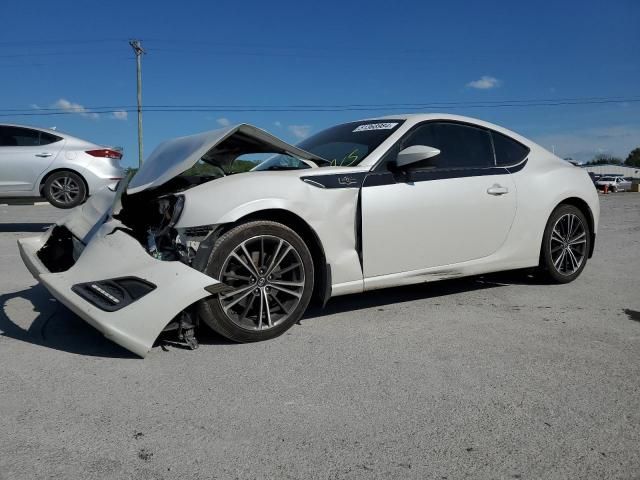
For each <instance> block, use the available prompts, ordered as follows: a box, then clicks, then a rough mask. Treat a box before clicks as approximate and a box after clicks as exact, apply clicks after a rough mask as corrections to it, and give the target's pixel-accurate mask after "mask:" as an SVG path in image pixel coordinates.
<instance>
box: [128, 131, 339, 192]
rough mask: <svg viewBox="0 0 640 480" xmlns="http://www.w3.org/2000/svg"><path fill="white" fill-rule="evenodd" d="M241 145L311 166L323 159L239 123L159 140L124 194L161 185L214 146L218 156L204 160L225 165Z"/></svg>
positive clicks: (187, 167) (323, 161) (254, 150)
mask: <svg viewBox="0 0 640 480" xmlns="http://www.w3.org/2000/svg"><path fill="white" fill-rule="evenodd" d="M223 142H228V145H230V146H231V147H230V148H228V151H227V148H226V147H225V146H224V145H222V144H223ZM225 145H227V143H225ZM245 146H246V147H247V148H249V149H251V150H252V153H253V152H255V153H258V152H266V153H285V154H290V155H293V156H295V157H297V158H300V159H302V160H305V161H308V162H310V166H312V167H317V164H318V163H326V162H327V161H326V160H325V159H323V158H321V157H318V156H317V155H314V154H312V153H309V152H307V151H305V150H302V149H300V148H298V147H295V146H293V145H290V144H288V143H286V142H284V141H282V140H280V139H279V138H277V137H275V136H273V135H271V134H270V133H268V132H266V131H264V130H262V129H260V128H258V127H254V126H253V125H248V124H244V123H243V124H239V125H234V126H230V127H225V128H221V129H218V130H211V131H209V132H203V133H198V134H196V135H189V136H187V137H179V138H174V139H173V140H168V141H166V142H163V143H161V144H160V145H159V146H158V147H157V148H156V149H155V150H154V151H153V152H152V153H151V155H150V156H149V157H148V158H147V159H146V160H145V162H144V163H143V164H142V167H140V170H138V172H137V173H136V174H135V176H134V177H133V179H132V180H131V182H129V185H128V186H127V194H135V193H139V192H141V191H143V190H147V189H151V188H156V187H159V186H161V185H163V184H164V183H166V182H168V181H169V180H171V179H172V178H174V177H176V176H178V175H180V174H181V173H183V172H184V171H186V170H188V169H189V168H191V167H192V166H193V165H195V164H196V163H197V162H198V160H200V159H201V158H202V157H203V156H204V155H206V154H207V153H208V152H209V151H211V150H212V149H214V148H216V147H219V148H220V149H221V155H220V160H217V161H215V162H213V161H210V160H207V162H208V163H212V164H215V165H217V166H219V167H222V168H225V167H229V166H230V164H231V163H232V162H233V160H234V159H235V156H234V155H233V151H237V150H238V149H239V148H240V149H241V148H242V147H245ZM234 149H235V150H234Z"/></svg>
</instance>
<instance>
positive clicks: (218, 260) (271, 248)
mask: <svg viewBox="0 0 640 480" xmlns="http://www.w3.org/2000/svg"><path fill="white" fill-rule="evenodd" d="M205 273H206V274H207V275H209V276H211V277H213V278H215V279H218V280H220V281H221V282H222V283H224V284H225V285H227V286H228V287H230V290H228V291H226V292H223V293H220V294H219V295H217V296H216V297H212V298H209V299H207V300H204V301H202V302H200V304H199V305H200V306H199V311H198V314H199V316H200V318H201V319H202V320H203V321H204V322H205V323H206V324H207V325H208V326H209V327H211V328H212V329H213V330H215V331H216V332H218V333H219V334H221V335H222V336H224V337H226V338H228V339H230V340H233V341H236V342H255V341H260V340H267V339H270V338H273V337H276V336H278V335H281V334H282V333H284V332H285V331H286V330H288V329H289V328H290V327H291V326H292V325H293V324H294V323H296V322H297V321H298V320H300V318H301V317H302V315H303V314H304V312H305V310H306V308H307V305H308V304H309V300H310V299H311V294H312V291H313V275H314V272H313V260H312V258H311V253H310V252H309V248H308V247H307V245H306V244H305V243H304V241H303V240H302V238H300V237H299V236H298V234H296V233H295V232H294V231H293V230H291V229H290V228H289V227H287V226H285V225H283V224H280V223H277V222H271V221H254V222H249V223H245V224H242V225H239V226H237V227H235V228H233V229H231V230H229V231H228V232H226V233H225V234H223V235H222V236H221V237H220V238H219V239H218V240H217V241H216V242H215V244H214V246H213V248H212V252H211V255H210V257H209V261H208V264H207V266H206V268H205Z"/></svg>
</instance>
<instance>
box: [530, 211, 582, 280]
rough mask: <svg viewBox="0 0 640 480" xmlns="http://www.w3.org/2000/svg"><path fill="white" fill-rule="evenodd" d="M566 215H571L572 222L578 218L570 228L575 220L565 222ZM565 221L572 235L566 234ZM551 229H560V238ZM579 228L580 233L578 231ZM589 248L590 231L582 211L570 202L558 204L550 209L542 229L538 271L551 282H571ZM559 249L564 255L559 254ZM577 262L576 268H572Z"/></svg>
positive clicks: (580, 270) (580, 269) (576, 276)
mask: <svg viewBox="0 0 640 480" xmlns="http://www.w3.org/2000/svg"><path fill="white" fill-rule="evenodd" d="M568 216H570V217H572V218H573V222H575V221H578V222H579V225H578V226H575V227H574V225H575V223H571V224H568V223H567V222H569V220H568ZM567 224H568V225H571V227H570V229H573V231H574V232H576V233H575V234H572V233H571V232H569V233H568V234H566V232H565V229H564V228H563V225H567ZM554 228H555V229H556V232H558V231H559V232H560V237H561V239H560V240H559V239H558V235H557V233H556V234H554ZM579 230H581V231H582V232H583V233H584V235H582V233H578V231H579ZM552 237H553V238H552ZM578 237H580V238H578ZM571 239H577V240H575V243H573V242H571V241H570V240H571ZM590 248H591V230H590V229H589V222H588V221H587V219H586V218H585V216H584V214H583V213H582V211H580V209H579V208H577V207H575V206H573V205H567V204H563V205H560V206H559V207H557V208H556V209H555V210H554V211H553V213H552V214H551V216H550V217H549V220H548V221H547V226H546V227H545V229H544V235H543V237H542V249H541V253H540V268H539V270H540V272H541V273H542V274H543V275H544V277H545V278H546V279H547V280H549V281H551V282H553V283H569V282H572V281H573V280H575V279H576V278H578V276H579V275H580V274H581V273H582V270H584V267H585V266H586V264H587V260H588V257H589V251H590ZM563 252H564V254H565V255H564V257H563V256H562V254H563ZM578 261H579V264H578V265H577V268H574V267H575V264H576V262H578ZM567 266H568V267H567ZM563 269H564V271H563Z"/></svg>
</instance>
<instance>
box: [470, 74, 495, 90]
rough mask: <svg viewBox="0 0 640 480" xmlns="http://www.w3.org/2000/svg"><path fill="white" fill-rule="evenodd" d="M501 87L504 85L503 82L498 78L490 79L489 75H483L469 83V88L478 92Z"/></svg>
mask: <svg viewBox="0 0 640 480" xmlns="http://www.w3.org/2000/svg"><path fill="white" fill-rule="evenodd" d="M500 85H502V81H501V80H498V79H497V78H496V77H490V76H489V75H483V76H482V77H480V78H479V79H478V80H473V81H472V82H469V83H467V87H469V88H476V89H478V90H489V89H491V88H497V87H499V86H500Z"/></svg>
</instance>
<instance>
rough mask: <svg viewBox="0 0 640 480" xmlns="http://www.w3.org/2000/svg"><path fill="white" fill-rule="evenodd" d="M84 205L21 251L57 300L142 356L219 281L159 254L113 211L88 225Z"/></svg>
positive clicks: (22, 245) (25, 240) (25, 242)
mask: <svg viewBox="0 0 640 480" xmlns="http://www.w3.org/2000/svg"><path fill="white" fill-rule="evenodd" d="M85 207H86V206H85ZM86 208H89V209H91V208H95V205H94V206H93V207H92V206H88V207H86ZM82 210H83V209H82V208H79V209H77V210H75V211H74V212H73V213H72V214H71V215H69V216H68V217H67V218H66V219H65V220H64V221H62V222H60V223H59V224H57V225H54V226H52V227H51V228H50V229H49V230H48V231H47V232H46V233H44V234H43V235H40V236H36V237H29V238H23V239H20V240H18V246H19V249H20V255H21V257H22V259H23V261H24V263H25V265H26V266H27V268H28V269H29V271H30V272H31V274H32V275H33V276H34V277H35V278H36V279H37V280H38V281H39V282H41V283H42V284H43V285H44V286H45V287H46V288H47V289H48V290H49V291H50V292H51V294H52V295H53V296H54V297H55V298H56V299H58V300H59V301H60V302H62V303H63V304H64V305H65V306H67V307H68V308H69V309H70V310H71V311H73V312H74V313H75V314H77V315H78V316H80V317H81V318H83V319H84V320H85V321H86V322H88V323H89V324H91V325H92V326H93V327H95V328H96V329H98V330H99V331H100V332H102V333H103V334H104V336H105V337H107V338H109V339H111V340H112V341H114V342H115V343H117V344H119V345H121V346H122V347H124V348H126V349H127V350H130V351H131V352H133V353H135V354H137V355H139V356H141V357H144V356H146V354H147V353H148V352H149V350H150V349H151V347H152V346H153V343H154V342H155V340H156V338H157V337H158V335H159V334H160V332H162V330H163V329H164V328H165V327H166V326H167V324H168V323H169V322H170V321H171V320H172V319H173V318H174V317H176V316H177V315H178V314H179V313H180V312H182V311H183V310H185V309H186V308H187V307H189V306H190V305H192V304H193V303H194V302H197V301H198V300H200V299H202V298H205V297H207V296H209V295H211V294H212V293H214V292H215V291H216V288H217V287H220V286H221V284H220V283H219V282H217V281H216V280H214V279H212V278H211V277H208V276H207V275H205V274H203V273H201V272H199V271H198V270H196V269H194V268H192V267H191V266H189V265H188V264H186V263H183V262H182V261H179V260H175V261H167V260H162V259H159V258H157V257H154V256H153V255H152V253H151V252H149V250H148V248H145V246H143V244H142V243H141V242H140V241H139V240H137V239H136V238H134V236H133V235H132V232H131V230H130V229H128V228H127V227H126V226H125V225H124V224H123V223H122V222H120V221H119V220H116V219H114V218H112V217H111V216H108V215H105V216H100V215H98V216H99V219H98V220H97V222H96V224H95V225H94V226H93V227H91V228H88V225H87V218H83V212H82ZM96 213H99V211H98V210H96ZM85 217H86V212H85ZM80 226H83V227H82V228H80ZM74 227H75V230H74ZM79 230H80V231H79Z"/></svg>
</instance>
